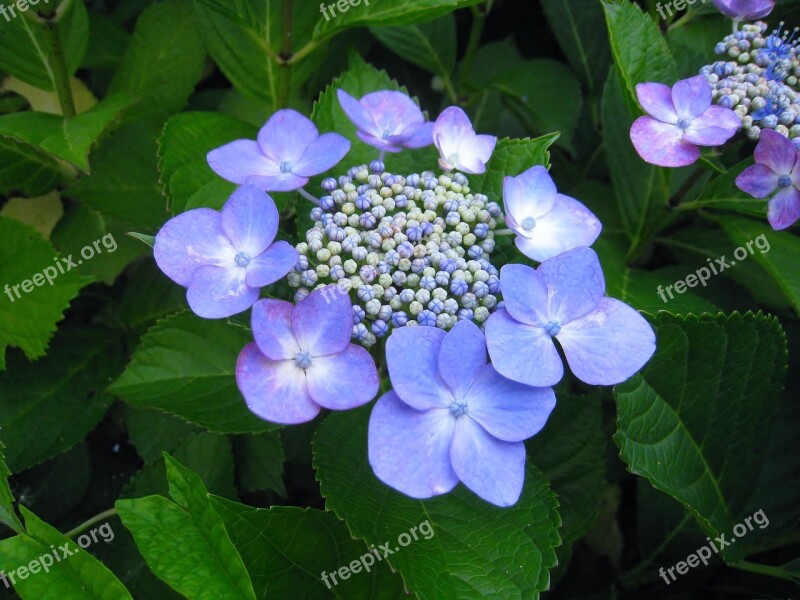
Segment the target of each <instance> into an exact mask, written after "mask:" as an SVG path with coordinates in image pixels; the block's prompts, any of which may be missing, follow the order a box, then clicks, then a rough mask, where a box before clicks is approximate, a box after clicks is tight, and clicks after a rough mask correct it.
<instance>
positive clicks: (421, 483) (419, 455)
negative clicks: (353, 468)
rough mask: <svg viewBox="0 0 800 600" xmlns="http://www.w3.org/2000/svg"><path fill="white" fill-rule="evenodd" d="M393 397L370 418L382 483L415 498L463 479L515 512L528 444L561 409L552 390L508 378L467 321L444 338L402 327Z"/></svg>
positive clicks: (389, 355) (396, 339)
mask: <svg viewBox="0 0 800 600" xmlns="http://www.w3.org/2000/svg"><path fill="white" fill-rule="evenodd" d="M386 359H387V363H388V366H389V376H390V378H391V381H392V386H393V388H394V389H393V390H392V391H390V392H388V393H386V394H384V395H383V396H382V397H381V398H380V399H379V400H378V402H377V403H376V404H375V407H374V408H373V410H372V415H371V416H370V421H369V461H370V464H371V465H372V468H373V470H374V471H375V474H376V475H377V477H378V478H379V479H380V480H381V481H383V482H384V483H386V484H387V485H390V486H391V487H393V488H395V489H397V490H399V491H401V492H403V493H404V494H407V495H409V496H411V497H413V498H430V497H432V496H436V495H439V494H445V493H447V492H449V491H450V490H452V489H453V488H454V487H455V486H456V484H457V483H458V482H459V481H461V482H462V483H464V485H466V486H467V487H468V488H469V489H470V490H472V491H473V492H475V493H476V494H478V495H479V496H480V497H481V498H483V499H484V500H487V501H488V502H491V503H492V504H495V505H498V506H510V505H512V504H514V503H516V501H517V500H518V499H519V496H520V493H521V491H522V484H523V480H524V478H525V445H524V444H523V440H525V439H527V438H529V437H531V436H533V435H535V434H536V433H537V432H538V431H539V430H540V429H541V428H542V427H543V426H544V424H545V422H546V421H547V418H548V416H549V415H550V412H551V411H552V410H553V408H554V406H555V395H554V394H553V390H552V389H550V388H547V387H545V388H535V387H530V386H526V385H522V384H519V383H515V382H513V381H511V380H509V379H506V378H505V377H502V376H501V375H500V374H499V373H498V372H497V371H496V370H495V369H494V367H492V365H490V364H488V361H487V356H486V341H485V338H484V335H483V333H482V332H481V330H480V329H479V328H478V327H477V326H476V325H475V324H474V323H471V322H469V321H463V322H461V323H459V324H457V325H456V326H455V327H454V328H453V329H452V330H451V331H449V332H447V333H445V332H444V331H442V330H440V329H435V328H432V327H407V328H403V329H398V330H396V331H395V332H394V333H392V335H391V336H390V337H389V339H388V341H387V342H386Z"/></svg>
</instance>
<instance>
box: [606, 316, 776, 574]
mask: <svg viewBox="0 0 800 600" xmlns="http://www.w3.org/2000/svg"><path fill="white" fill-rule="evenodd" d="M656 329H657V339H658V348H657V350H656V354H655V355H654V356H653V358H652V359H651V360H650V362H649V363H648V364H647V366H646V367H645V369H644V370H643V371H642V372H641V373H640V374H637V375H635V376H634V377H633V378H631V379H630V380H628V381H627V382H625V383H623V384H621V385H619V386H617V387H616V388H615V397H616V400H617V406H618V423H617V433H616V434H615V436H614V441H615V442H616V443H617V445H618V446H619V448H620V456H621V457H622V459H623V460H624V461H625V462H626V463H627V464H628V468H629V470H630V471H631V472H633V473H635V474H637V475H641V476H643V477H646V478H647V479H648V480H649V481H650V483H651V484H652V485H653V486H654V487H656V488H657V489H659V490H661V491H663V492H664V493H666V494H669V495H670V496H672V497H673V498H675V499H676V500H678V501H679V502H681V503H682V504H683V505H684V506H685V507H686V508H687V509H688V510H689V511H691V513H692V514H693V515H694V516H695V517H696V518H697V520H698V522H699V523H700V525H701V526H702V527H703V529H704V530H705V531H706V532H707V533H708V534H709V535H714V536H716V535H719V534H721V533H724V534H726V535H728V536H730V532H731V531H732V529H733V526H734V525H736V524H737V523H738V522H739V521H740V520H741V518H742V517H743V516H745V515H744V514H743V513H744V510H745V509H746V508H747V504H748V501H749V499H750V496H751V493H752V484H753V482H754V481H755V480H756V478H757V477H758V474H759V471H760V469H761V466H762V461H763V458H764V455H763V453H762V451H761V449H762V447H763V434H764V432H765V431H769V429H770V424H771V421H772V418H773V417H774V415H775V413H776V410H777V408H778V402H779V398H780V391H781V388H782V386H783V378H784V375H785V371H786V338H785V335H784V333H783V330H782V329H781V326H780V324H779V323H778V320H777V319H775V318H774V317H766V316H764V315H763V314H761V313H758V314H753V313H747V314H745V315H741V314H739V313H733V314H731V315H728V316H726V315H723V314H719V315H716V316H711V315H704V316H701V317H694V316H688V317H686V318H683V319H681V318H678V317H675V316H673V315H669V314H667V313H661V314H660V315H659V316H658V317H657V319H656ZM741 548H742V544H738V545H737V544H734V545H731V546H729V547H728V548H726V549H724V550H722V551H721V554H722V555H723V557H724V558H725V560H726V561H727V562H730V563H735V562H736V561H738V560H740V559H741V558H742V554H743V550H742V549H741Z"/></svg>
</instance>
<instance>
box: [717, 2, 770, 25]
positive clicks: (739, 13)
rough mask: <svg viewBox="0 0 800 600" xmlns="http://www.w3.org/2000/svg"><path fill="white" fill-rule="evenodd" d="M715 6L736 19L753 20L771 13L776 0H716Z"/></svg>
mask: <svg viewBox="0 0 800 600" xmlns="http://www.w3.org/2000/svg"><path fill="white" fill-rule="evenodd" d="M714 6H716V7H717V9H718V10H719V11H720V12H721V13H722V14H724V15H725V16H727V17H730V18H731V19H733V20H734V21H753V20H755V19H761V18H763V17H766V16H767V15H768V14H769V13H771V12H772V9H773V8H775V0H714Z"/></svg>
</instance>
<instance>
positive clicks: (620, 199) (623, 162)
mask: <svg viewBox="0 0 800 600" xmlns="http://www.w3.org/2000/svg"><path fill="white" fill-rule="evenodd" d="M637 10H638V9H637ZM601 114H602V126H603V148H604V150H605V155H606V161H607V162H608V168H609V171H610V174H611V183H612V184H613V187H614V197H615V200H616V203H617V210H618V212H619V216H620V219H621V220H622V225H623V227H624V229H625V232H626V233H627V234H628V237H629V238H630V248H631V249H630V251H629V254H634V253H635V252H636V250H637V249H638V248H639V247H640V246H641V245H642V244H644V243H645V241H646V240H647V239H649V238H650V237H651V236H652V234H653V233H654V232H655V231H656V230H657V229H659V228H660V227H661V226H663V224H664V223H665V222H667V221H668V220H669V219H671V218H675V215H674V214H671V213H669V211H668V210H667V208H666V203H667V194H668V189H667V186H666V185H664V182H663V181H662V180H661V177H662V172H663V170H659V169H657V168H656V167H654V166H653V165H650V164H648V163H646V162H644V161H643V160H642V159H641V158H640V157H639V155H638V154H637V153H636V150H634V148H633V144H631V140H630V136H629V131H630V126H631V123H632V122H633V119H632V118H631V116H630V113H629V112H628V111H627V109H626V108H625V100H624V97H623V92H622V89H621V86H620V82H619V75H618V74H617V71H616V70H614V69H612V70H611V71H610V73H609V77H608V80H607V81H606V85H605V89H604V90H603V99H602V105H601Z"/></svg>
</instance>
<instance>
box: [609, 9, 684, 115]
mask: <svg viewBox="0 0 800 600" xmlns="http://www.w3.org/2000/svg"><path fill="white" fill-rule="evenodd" d="M603 10H604V11H605V14H606V25H608V34H609V39H610V41H611V54H612V56H613V57H614V62H615V63H616V65H617V72H618V73H619V76H620V80H621V81H622V83H623V85H624V87H625V89H626V90H627V96H626V98H625V103H626V104H627V105H628V106H630V107H634V106H638V105H637V100H636V84H638V83H644V82H647V81H656V82H660V83H664V84H667V85H672V83H674V81H675V79H676V78H677V73H676V70H675V62H674V61H673V59H672V55H671V54H670V51H669V47H668V46H667V41H666V40H665V39H664V36H662V35H661V32H660V31H659V30H658V26H657V25H656V23H655V22H654V21H653V19H651V18H650V17H649V16H648V15H647V14H645V13H644V12H642V9H641V8H639V6H637V5H636V4H634V3H633V2H631V1H630V0H604V1H603Z"/></svg>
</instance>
